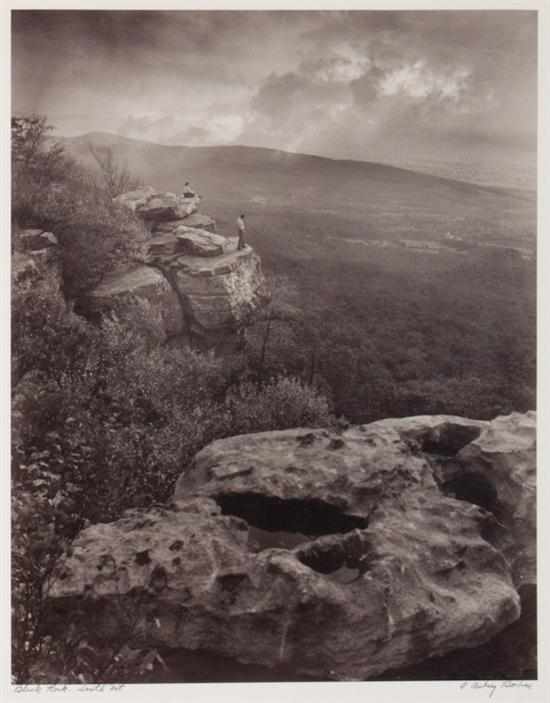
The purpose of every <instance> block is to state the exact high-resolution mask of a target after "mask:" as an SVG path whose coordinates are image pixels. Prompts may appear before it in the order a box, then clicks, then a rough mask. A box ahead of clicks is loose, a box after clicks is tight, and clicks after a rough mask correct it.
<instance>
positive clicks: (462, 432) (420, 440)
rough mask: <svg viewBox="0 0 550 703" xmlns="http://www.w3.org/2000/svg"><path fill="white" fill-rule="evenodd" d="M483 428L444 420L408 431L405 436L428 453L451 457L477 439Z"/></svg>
mask: <svg viewBox="0 0 550 703" xmlns="http://www.w3.org/2000/svg"><path fill="white" fill-rule="evenodd" d="M481 429H482V428H481V427H478V426H477V425H461V424H458V423H456V422H444V423H442V424H441V425H437V426H436V427H430V428H426V429H425V430H421V431H413V432H406V433H404V436H405V437H406V439H408V440H412V441H413V442H414V443H416V444H417V447H418V448H419V449H420V450H421V451H423V452H426V453H427V454H436V455H438V456H444V457H451V456H456V455H457V454H458V452H459V451H461V449H464V447H465V446H466V445H468V444H470V443H471V442H473V441H474V440H476V439H477V438H478V437H479V436H480V434H481Z"/></svg>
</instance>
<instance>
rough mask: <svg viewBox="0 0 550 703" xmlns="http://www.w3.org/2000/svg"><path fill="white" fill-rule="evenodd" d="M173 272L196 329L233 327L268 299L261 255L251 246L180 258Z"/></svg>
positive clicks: (215, 330)
mask: <svg viewBox="0 0 550 703" xmlns="http://www.w3.org/2000/svg"><path fill="white" fill-rule="evenodd" d="M173 272H174V278H175V283H176V286H177V288H178V290H179V291H180V293H181V295H182V296H184V297H185V299H186V301H187V302H188V304H189V307H190V310H191V313H192V316H193V321H194V324H195V325H196V327H197V330H198V331H199V333H200V332H201V331H202V332H204V333H205V334H208V333H216V332H220V333H222V332H223V331H226V332H229V331H235V330H237V329H239V327H242V326H244V325H245V324H246V323H247V321H248V320H249V319H250V318H251V317H252V316H253V315H254V313H255V312H256V310H257V309H258V308H261V307H262V306H263V305H264V304H265V303H266V301H267V300H268V295H269V294H268V291H267V289H266V283H265V279H264V276H263V273H262V267H261V262H260V258H259V257H258V256H257V255H256V254H255V253H254V252H253V251H252V249H251V248H250V247H247V248H246V249H244V250H242V251H233V252H230V253H228V254H224V255H223V256H217V257H211V258H210V257H209V258H201V257H191V256H190V257H184V258H179V259H178V260H177V263H176V265H175V266H173Z"/></svg>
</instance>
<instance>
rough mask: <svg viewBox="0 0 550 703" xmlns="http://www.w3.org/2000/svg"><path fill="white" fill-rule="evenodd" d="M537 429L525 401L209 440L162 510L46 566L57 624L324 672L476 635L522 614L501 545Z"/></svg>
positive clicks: (514, 518) (528, 504)
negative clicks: (484, 409)
mask: <svg viewBox="0 0 550 703" xmlns="http://www.w3.org/2000/svg"><path fill="white" fill-rule="evenodd" d="M534 435H535V416H534V413H528V414H527V415H512V416H509V417H507V418H497V419H496V420H495V421H493V422H491V423H489V422H477V421H470V420H465V419H462V418H454V417H446V416H440V417H426V418H411V419H405V420H385V421H381V422H377V423H373V424H372V425H366V426H361V427H351V428H349V429H347V430H345V431H343V432H333V431H329V430H307V429H298V430H288V431H283V432H266V433H260V434H255V435H242V436H238V437H233V438H230V439H225V440H220V441H217V442H214V443H212V444H211V445H209V446H208V447H206V448H205V449H204V450H203V451H201V452H200V453H199V454H198V455H197V457H196V459H195V462H194V465H193V466H192V467H191V468H190V469H189V470H188V471H187V472H185V473H184V474H183V475H182V477H181V478H180V480H179V481H178V484H177V486H176V489H175V494H174V503H173V504H172V505H171V506H166V507H164V508H155V509H152V510H150V511H131V512H129V513H127V514H126V516H125V517H124V518H122V519H121V520H119V521H117V522H115V523H111V524H107V525H95V526H92V527H89V528H88V529H86V530H83V531H82V532H81V533H80V535H79V536H78V537H77V538H76V540H75V541H74V542H73V544H72V546H71V549H70V551H69V553H68V554H67V555H66V556H64V557H63V558H62V559H61V560H60V561H59V563H58V564H57V566H56V569H55V572H54V575H53V579H52V584H51V587H50V590H49V598H48V606H49V611H50V615H51V617H52V622H53V625H52V627H55V626H57V627H59V628H62V629H63V628H64V627H66V624H67V622H69V621H73V620H76V621H78V623H79V626H81V627H84V628H85V629H86V628H88V629H90V630H91V631H92V632H93V633H95V635H96V636H98V637H111V636H114V635H117V636H120V634H121V633H125V636H126V637H127V638H128V639H129V641H130V644H132V643H134V644H137V643H139V644H140V645H141V646H143V644H147V645H151V646H157V647H158V646H164V647H169V648H171V649H173V650H177V649H179V648H184V649H186V650H188V651H189V650H196V651H206V652H210V653H215V654H217V655H220V656H225V657H231V658H232V659H234V660H236V661H239V662H242V663H257V664H262V665H266V666H270V667H274V668H276V667H280V666H287V667H290V668H291V670H292V671H294V672H298V673H300V674H301V675H304V676H312V677H315V678H320V679H327V678H334V679H350V678H351V679H364V678H368V677H372V676H375V675H378V674H381V673H382V672H391V670H393V669H399V668H402V667H406V666H410V665H413V664H415V663H418V662H421V661H423V660H425V659H426V658H428V657H432V656H434V655H441V654H445V653H446V652H451V651H453V650H456V649H459V648H471V647H475V646H477V645H479V644H481V643H483V642H486V641H488V640H489V639H491V638H492V637H493V636H494V635H495V634H497V633H499V632H500V631H502V630H503V629H504V628H505V627H506V626H507V625H509V624H510V623H513V622H514V621H515V620H517V619H518V617H519V616H520V598H519V595H518V592H517V583H515V582H514V576H515V574H516V571H517V570H516V568H515V566H514V562H511V561H510V560H509V558H508V556H507V554H509V553H511V552H509V551H507V550H509V548H510V545H511V544H512V543H513V542H514V540H516V539H517V540H518V542H517V543H516V557H517V558H519V557H520V556H521V554H520V553H522V552H525V553H530V550H532V549H533V546H534V533H533V529H532V527H533V525H534V522H533V519H532V516H533V512H534V503H533V500H534V495H533V494H531V491H530V487H529V485H528V487H527V490H524V488H523V486H524V485H525V483H527V484H529V483H530V480H531V479H530V478H529V477H531V476H532V474H533V471H534V453H533V447H534ZM469 457H471V460H472V461H473V462H474V464H475V467H474V466H470V464H469V463H468V461H469ZM481 457H484V458H483V459H482V458H481ZM480 467H482V468H480ZM491 467H492V468H491ZM483 472H484V473H483ZM482 473H483V476H484V480H485V482H484V481H483V480H481V478H480V476H481V474H482ZM472 474H473V475H472ZM509 474H512V476H513V478H511V477H510V475H509ZM522 477H523V479H525V481H524V480H522ZM489 483H490V484H491V486H492V489H494V490H491V489H489V488H488V485H489ZM514 491H515V494H514V495H513V493H514ZM495 494H496V495H495ZM499 501H502V505H503V506H504V505H508V504H509V501H510V504H511V503H513V504H514V506H515V512H514V513H513V514H512V515H510V516H509V518H510V519H509V520H508V522H505V521H503V520H502V519H501V518H502V515H500V513H499V512H498V507H499ZM503 535H504V537H503ZM503 545H504V546H505V550H504V551H503V549H502V546H503ZM520 561H521V559H520ZM521 573H523V572H521ZM521 578H525V576H522V577H521Z"/></svg>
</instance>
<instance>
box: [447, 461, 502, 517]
mask: <svg viewBox="0 0 550 703" xmlns="http://www.w3.org/2000/svg"><path fill="white" fill-rule="evenodd" d="M442 488H443V492H444V493H445V494H446V495H453V496H454V497H455V498H457V500H464V501H467V502H468V503H473V504H474V505H479V506H480V507H481V508H485V510H488V511H489V512H495V511H496V509H497V508H498V505H499V502H498V492H497V489H496V488H495V486H494V485H493V484H492V483H491V481H489V479H487V478H486V477H485V476H483V474H480V473H478V472H476V471H465V472H464V473H461V474H459V475H458V476H455V477H454V478H453V479H451V480H450V481H447V482H446V483H444V484H443V486H442Z"/></svg>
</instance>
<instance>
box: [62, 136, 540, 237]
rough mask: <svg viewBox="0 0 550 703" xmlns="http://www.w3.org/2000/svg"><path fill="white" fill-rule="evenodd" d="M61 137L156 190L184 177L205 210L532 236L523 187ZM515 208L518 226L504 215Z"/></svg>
mask: <svg viewBox="0 0 550 703" xmlns="http://www.w3.org/2000/svg"><path fill="white" fill-rule="evenodd" d="M62 141H63V143H64V145H65V147H66V149H67V151H68V152H69V153H70V154H72V155H73V156H74V157H75V158H77V159H78V160H80V161H82V162H83V163H85V164H87V165H89V166H92V167H94V166H95V162H94V159H93V157H92V156H91V154H90V150H89V146H88V145H89V144H93V145H94V146H95V147H100V148H101V147H109V148H111V149H112V150H113V154H114V156H115V157H116V159H117V161H118V162H120V163H121V164H125V165H126V166H127V167H128V168H129V169H130V170H131V171H132V172H133V173H134V174H135V175H136V176H138V177H139V178H141V179H142V180H143V181H144V183H147V184H150V185H153V186H154V187H156V188H158V189H159V190H169V191H170V190H171V191H179V190H181V188H182V186H183V184H184V182H185V181H186V180H189V181H190V182H191V184H192V185H193V187H194V188H195V189H196V190H197V191H198V192H199V193H201V194H202V195H203V196H204V197H205V198H206V201H207V203H206V204H205V208H204V209H205V211H208V212H209V214H212V215H214V216H215V217H216V216H219V210H220V208H221V209H223V210H224V211H225V209H226V208H225V206H228V212H229V213H230V215H231V216H232V215H233V212H234V210H238V209H243V210H246V211H248V212H251V211H254V212H261V211H264V212H265V211H267V210H270V211H273V210H274V209H276V210H280V209H281V208H284V209H286V210H300V211H304V212H306V211H307V212H311V213H315V214H316V215H322V214H326V215H327V216H337V217H340V218H345V219H347V220H351V221H355V222H358V223H361V225H364V227H362V229H363V230H367V231H368V233H369V236H371V237H380V236H383V237H384V238H392V237H398V236H399V237H402V236H405V235H406V236H408V237H410V236H412V237H415V236H419V237H420V236H422V237H425V236H428V237H430V236H432V235H437V236H442V235H443V234H444V233H445V232H447V231H448V230H450V231H452V232H453V234H461V235H466V236H469V237H472V236H475V235H476V233H479V234H481V235H483V234H484V233H485V232H486V231H488V230H487V228H489V229H491V227H490V225H491V222H497V221H498V222H500V224H501V225H502V223H504V226H505V227H506V228H510V229H512V228H513V227H515V229H514V236H516V237H518V236H519V237H521V236H523V234H524V233H525V231H526V227H525V223H526V222H528V223H529V222H532V223H533V226H532V227H531V226H529V227H527V230H529V232H530V234H531V236H532V237H533V236H534V193H531V192H529V191H521V190H511V189H504V188H493V187H487V186H480V185H475V184H471V183H466V182H462V181H457V180H450V179H445V178H440V177H436V176H431V175H426V174H424V173H417V172H415V171H409V170H405V169H401V168H396V167H393V166H387V165H382V164H378V163H370V162H362V161H350V160H336V159H329V158H322V157H318V156H308V155H303V154H292V153H288V152H284V151H277V150H273V149H265V148H256V147H245V146H218V147H185V146H166V145H160V144H154V143H150V142H144V141H139V140H135V139H129V138H126V137H122V136H119V135H115V134H109V133H103V132H92V133H89V134H86V135H82V136H79V137H73V138H67V139H63V140H62ZM209 203H211V204H212V205H209ZM211 207H214V211H210V210H209V208H211ZM510 213H511V215H512V216H509V215H510ZM518 213H519V217H518V220H517V221H518V223H521V231H520V227H519V224H518V226H517V227H516V226H515V224H514V217H515V215H516V214H518ZM479 223H483V225H480V224H479ZM501 230H502V227H501V228H500V230H499V231H501ZM361 236H363V235H361Z"/></svg>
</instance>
